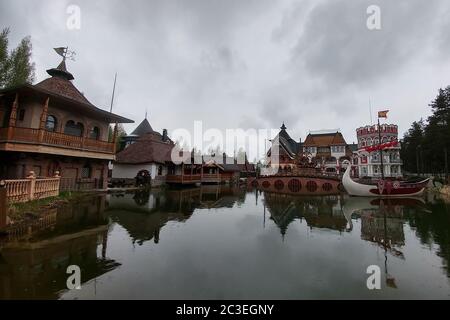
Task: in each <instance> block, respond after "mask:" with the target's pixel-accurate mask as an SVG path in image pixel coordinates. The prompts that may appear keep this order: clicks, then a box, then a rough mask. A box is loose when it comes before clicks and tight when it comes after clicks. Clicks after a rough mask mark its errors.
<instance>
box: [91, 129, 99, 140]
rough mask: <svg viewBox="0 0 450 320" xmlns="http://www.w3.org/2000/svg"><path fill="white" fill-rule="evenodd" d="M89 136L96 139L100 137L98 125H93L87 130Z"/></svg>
mask: <svg viewBox="0 0 450 320" xmlns="http://www.w3.org/2000/svg"><path fill="white" fill-rule="evenodd" d="M89 138H90V139H94V140H98V139H99V138H100V129H99V128H98V127H93V128H92V129H91V131H90V132H89Z"/></svg>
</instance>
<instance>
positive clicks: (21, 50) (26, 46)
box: [6, 37, 34, 87]
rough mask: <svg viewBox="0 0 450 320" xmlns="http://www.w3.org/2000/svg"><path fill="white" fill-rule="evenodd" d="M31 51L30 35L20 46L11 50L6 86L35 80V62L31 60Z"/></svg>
mask: <svg viewBox="0 0 450 320" xmlns="http://www.w3.org/2000/svg"><path fill="white" fill-rule="evenodd" d="M31 51H32V45H31V40H30V37H25V38H24V39H22V41H21V42H20V44H19V46H18V47H17V48H16V49H14V50H13V51H12V52H11V55H10V57H9V60H10V61H9V68H8V72H7V82H6V87H15V86H18V85H22V84H25V83H32V82H33V80H34V63H32V62H31Z"/></svg>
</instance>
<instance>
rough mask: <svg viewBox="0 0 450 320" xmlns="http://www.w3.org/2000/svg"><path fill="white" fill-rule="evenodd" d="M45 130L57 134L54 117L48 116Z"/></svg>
mask: <svg viewBox="0 0 450 320" xmlns="http://www.w3.org/2000/svg"><path fill="white" fill-rule="evenodd" d="M45 130H47V131H51V132H55V130H56V118H55V117H54V116H48V117H47V121H46V122H45Z"/></svg>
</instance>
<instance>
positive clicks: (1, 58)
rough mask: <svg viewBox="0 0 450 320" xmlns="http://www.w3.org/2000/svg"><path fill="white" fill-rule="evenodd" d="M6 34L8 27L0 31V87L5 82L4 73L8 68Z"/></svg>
mask: <svg viewBox="0 0 450 320" xmlns="http://www.w3.org/2000/svg"><path fill="white" fill-rule="evenodd" d="M8 34H9V29H8V28H6V29H3V31H2V32H1V33H0V89H1V88H3V87H4V86H5V84H6V78H7V77H6V74H7V70H8V63H9V57H8Z"/></svg>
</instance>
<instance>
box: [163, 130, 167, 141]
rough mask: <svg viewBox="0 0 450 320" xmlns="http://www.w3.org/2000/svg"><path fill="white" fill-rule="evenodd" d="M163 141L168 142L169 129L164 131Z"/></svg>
mask: <svg viewBox="0 0 450 320" xmlns="http://www.w3.org/2000/svg"><path fill="white" fill-rule="evenodd" d="M162 140H163V141H164V142H166V141H167V129H163V135H162Z"/></svg>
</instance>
